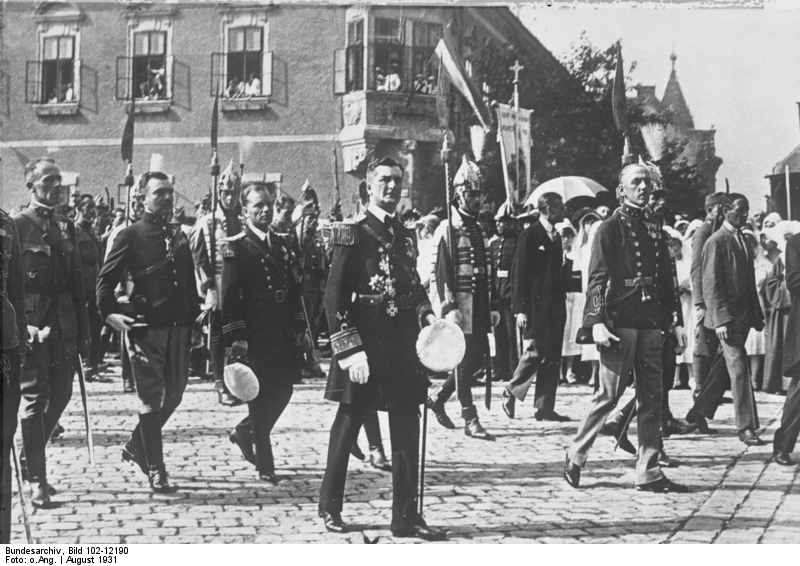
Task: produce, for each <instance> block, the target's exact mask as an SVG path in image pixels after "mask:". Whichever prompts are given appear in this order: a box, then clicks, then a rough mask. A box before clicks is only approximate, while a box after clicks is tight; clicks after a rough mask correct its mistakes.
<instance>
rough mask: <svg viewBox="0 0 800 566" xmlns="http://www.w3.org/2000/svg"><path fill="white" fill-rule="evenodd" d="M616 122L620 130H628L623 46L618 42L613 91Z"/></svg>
mask: <svg viewBox="0 0 800 566" xmlns="http://www.w3.org/2000/svg"><path fill="white" fill-rule="evenodd" d="M613 97H614V98H613V111H614V123H615V124H616V125H617V129H618V130H619V131H620V132H626V131H627V130H628V108H627V106H626V100H625V71H624V70H623V68H622V46H621V45H620V44H619V42H617V71H616V73H615V74H614V91H613Z"/></svg>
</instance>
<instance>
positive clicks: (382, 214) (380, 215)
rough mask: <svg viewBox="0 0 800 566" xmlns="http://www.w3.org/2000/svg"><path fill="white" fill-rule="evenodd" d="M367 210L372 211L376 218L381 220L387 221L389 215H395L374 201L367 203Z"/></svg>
mask: <svg viewBox="0 0 800 566" xmlns="http://www.w3.org/2000/svg"><path fill="white" fill-rule="evenodd" d="M367 210H368V211H369V212H371V213H372V214H373V215H374V216H375V218H377V219H378V220H380V221H381V222H386V218H387V217H388V218H394V217H395V215H394V214H389V213H388V212H386V211H385V210H383V209H382V208H381V207H380V206H376V205H374V204H373V203H372V201H370V203H369V204H368V205H367Z"/></svg>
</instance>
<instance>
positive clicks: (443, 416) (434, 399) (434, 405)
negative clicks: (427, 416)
mask: <svg viewBox="0 0 800 566" xmlns="http://www.w3.org/2000/svg"><path fill="white" fill-rule="evenodd" d="M425 406H426V407H428V408H429V409H430V410H431V411H433V415H434V416H435V417H436V422H438V423H439V424H440V425H442V426H443V427H444V428H449V429H451V430H453V429H455V428H456V425H455V423H453V421H452V420H450V417H448V416H447V413H446V412H445V410H444V399H442V398H440V397H439V396H438V395H436V396H431V397H428V399H427V401H425Z"/></svg>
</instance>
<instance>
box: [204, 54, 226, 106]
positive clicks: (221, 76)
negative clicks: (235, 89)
mask: <svg viewBox="0 0 800 566" xmlns="http://www.w3.org/2000/svg"><path fill="white" fill-rule="evenodd" d="M224 56H225V54H224V53H220V52H217V53H212V54H211V84H210V85H209V93H210V94H211V97H212V98H213V97H214V96H216V95H217V89H218V88H219V93H220V96H223V95H224V94H225V89H226V88H228V81H226V80H225V65H224V59H223V57H224Z"/></svg>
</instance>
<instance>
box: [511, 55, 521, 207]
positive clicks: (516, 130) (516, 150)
mask: <svg viewBox="0 0 800 566" xmlns="http://www.w3.org/2000/svg"><path fill="white" fill-rule="evenodd" d="M524 68H525V67H523V66H522V65H520V64H519V59H518V60H516V61H514V64H513V65H512V66H511V67H509V70H510V71H514V165H515V168H514V169H515V170H516V172H517V187H516V188H517V194H519V190H520V187H519V72H520V71H521V70H522V69H524Z"/></svg>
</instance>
